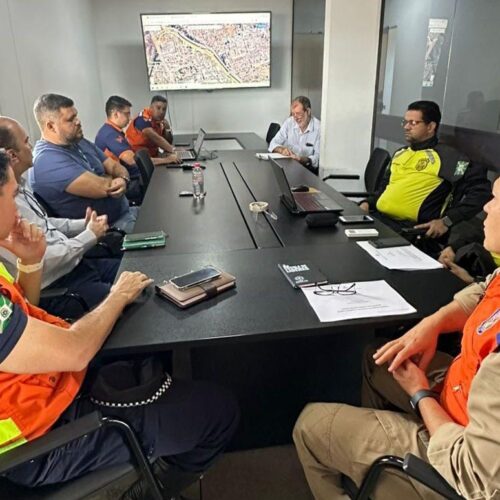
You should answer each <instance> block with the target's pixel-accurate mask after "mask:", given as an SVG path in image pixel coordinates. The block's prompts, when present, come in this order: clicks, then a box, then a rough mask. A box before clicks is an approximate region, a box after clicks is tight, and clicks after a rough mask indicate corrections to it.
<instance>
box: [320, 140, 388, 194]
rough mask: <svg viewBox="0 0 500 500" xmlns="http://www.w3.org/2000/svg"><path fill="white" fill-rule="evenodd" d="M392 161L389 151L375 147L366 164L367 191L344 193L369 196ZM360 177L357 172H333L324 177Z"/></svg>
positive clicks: (325, 179)
mask: <svg viewBox="0 0 500 500" xmlns="http://www.w3.org/2000/svg"><path fill="white" fill-rule="evenodd" d="M390 162H391V155H390V154H389V152H388V151H386V150H385V149H382V148H375V149H374V150H373V151H372V154H371V155H370V158H369V159H368V163H367V164H366V168H365V174H364V181H365V188H366V191H350V192H343V193H342V194H343V195H344V196H346V197H347V198H367V197H368V196H370V195H371V194H373V193H375V192H376V191H377V189H378V188H379V186H380V183H381V182H382V179H383V178H384V174H385V171H386V169H387V167H388V166H389V164H390ZM328 179H359V175H356V174H332V175H328V176H327V177H325V178H324V179H323V181H327V180H328Z"/></svg>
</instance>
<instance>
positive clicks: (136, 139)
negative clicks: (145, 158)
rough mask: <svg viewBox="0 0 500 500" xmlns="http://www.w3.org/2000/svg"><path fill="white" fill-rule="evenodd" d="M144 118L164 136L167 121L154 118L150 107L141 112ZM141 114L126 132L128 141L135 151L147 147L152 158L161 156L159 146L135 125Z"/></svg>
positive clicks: (140, 114)
mask: <svg viewBox="0 0 500 500" xmlns="http://www.w3.org/2000/svg"><path fill="white" fill-rule="evenodd" d="M139 116H141V117H142V118H143V119H144V120H146V121H149V122H150V123H151V128H152V129H153V130H154V131H155V132H156V133H157V134H158V135H161V136H162V137H163V132H164V131H165V123H164V122H163V121H161V122H159V121H156V120H153V117H152V116H151V110H150V109H149V108H144V109H143V110H142V111H141V112H140V113H139ZM139 116H136V117H135V118H134V119H133V120H132V121H131V122H130V124H129V126H128V127H127V130H126V132H125V136H126V138H127V141H128V143H129V144H130V146H131V148H132V149H133V150H134V152H135V151H138V150H139V149H147V150H148V152H149V156H151V158H156V157H158V156H159V154H160V152H159V150H158V146H156V144H152V143H151V141H150V140H149V139H148V138H147V137H146V136H145V135H144V134H143V133H142V130H138V129H137V128H136V127H135V121H136V120H137V118H139Z"/></svg>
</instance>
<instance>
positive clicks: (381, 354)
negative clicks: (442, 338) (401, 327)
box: [373, 316, 440, 372]
mask: <svg viewBox="0 0 500 500" xmlns="http://www.w3.org/2000/svg"><path fill="white" fill-rule="evenodd" d="M439 334H440V331H439V327H438V325H437V324H436V322H435V321H434V320H433V318H432V316H429V317H427V318H424V319H423V320H422V321H420V322H419V323H418V324H417V325H415V326H414V327H413V328H412V329H411V330H408V331H407V332H406V333H405V334H404V335H403V336H402V337H400V338H399V339H396V340H391V341H390V342H387V344H384V345H383V346H382V347H380V348H379V349H377V351H376V352H375V354H374V355H373V359H374V360H375V363H376V364H377V365H383V364H384V363H390V365H389V371H390V372H394V370H396V369H397V368H398V367H399V366H400V365H401V364H402V363H403V362H404V361H406V360H407V359H411V360H412V361H413V362H414V363H416V364H417V366H418V367H419V368H421V369H422V370H424V371H425V370H426V369H427V367H428V366H429V363H430V362H431V359H432V358H433V357H434V354H435V352H436V345H437V339H438V336H439Z"/></svg>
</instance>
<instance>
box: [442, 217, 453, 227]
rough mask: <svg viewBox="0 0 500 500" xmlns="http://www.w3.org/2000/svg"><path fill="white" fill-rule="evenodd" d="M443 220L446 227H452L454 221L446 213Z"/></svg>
mask: <svg viewBox="0 0 500 500" xmlns="http://www.w3.org/2000/svg"><path fill="white" fill-rule="evenodd" d="M441 220H442V221H443V224H444V225H445V226H446V227H451V226H453V221H452V220H451V219H450V218H449V217H448V216H447V215H445V216H444V217H443V218H442V219H441Z"/></svg>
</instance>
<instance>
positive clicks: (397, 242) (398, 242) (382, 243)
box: [368, 237, 411, 248]
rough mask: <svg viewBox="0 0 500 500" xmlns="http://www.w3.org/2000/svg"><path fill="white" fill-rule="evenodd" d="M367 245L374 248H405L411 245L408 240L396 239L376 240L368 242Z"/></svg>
mask: <svg viewBox="0 0 500 500" xmlns="http://www.w3.org/2000/svg"><path fill="white" fill-rule="evenodd" d="M368 243H370V245H372V246H374V247H375V248H392V247H407V246H408V245H411V243H410V242H409V241H408V240H405V239H404V238H398V237H394V238H380V239H378V240H373V241H369V242H368Z"/></svg>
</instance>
